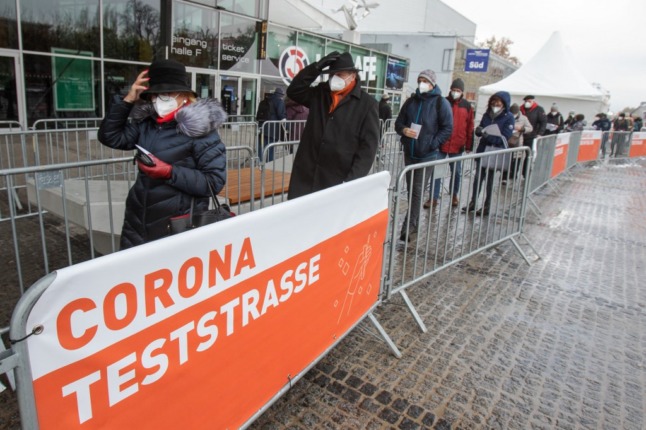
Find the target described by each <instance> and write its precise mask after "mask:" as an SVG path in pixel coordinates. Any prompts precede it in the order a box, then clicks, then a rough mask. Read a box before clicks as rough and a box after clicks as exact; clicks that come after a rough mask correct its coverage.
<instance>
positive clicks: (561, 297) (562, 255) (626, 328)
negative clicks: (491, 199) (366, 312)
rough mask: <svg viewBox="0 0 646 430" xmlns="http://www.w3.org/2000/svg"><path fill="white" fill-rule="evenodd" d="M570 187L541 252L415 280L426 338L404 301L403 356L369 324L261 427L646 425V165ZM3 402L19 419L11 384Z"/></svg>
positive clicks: (556, 197) (581, 172) (391, 310)
mask: <svg viewBox="0 0 646 430" xmlns="http://www.w3.org/2000/svg"><path fill="white" fill-rule="evenodd" d="M558 187H559V189H560V191H559V192H554V191H551V190H544V191H543V192H541V193H539V194H538V195H535V196H534V197H533V198H534V200H535V201H536V203H537V204H538V206H539V207H540V208H541V210H542V214H541V215H540V216H536V215H534V214H530V215H529V216H528V220H527V225H526V235H527V237H528V238H529V239H530V240H531V241H532V243H533V244H534V246H535V247H536V248H537V250H538V251H539V253H540V254H541V256H542V259H541V260H538V261H537V262H535V263H534V264H533V265H532V266H528V265H526V264H525V262H524V260H523V259H522V258H521V257H520V255H519V254H518V253H517V251H516V250H515V249H514V247H513V246H512V245H511V244H510V243H506V244H503V245H501V246H500V247H498V248H496V249H493V250H489V251H486V252H484V253H482V254H480V255H477V256H475V257H472V258H470V259H468V260H466V261H464V262H462V263H460V264H458V265H456V266H454V267H452V268H449V269H447V270H445V271H442V272H440V273H439V274H438V275H436V276H434V277H433V278H432V279H431V281H430V282H427V283H424V284H420V285H417V286H415V287H413V288H411V289H409V295H410V297H411V299H412V300H413V302H414V303H415V304H416V307H417V310H418V312H419V313H420V315H421V316H422V318H423V319H424V321H425V323H426V325H427V327H428V329H429V330H428V332H427V333H421V332H420V331H419V329H418V328H417V325H416V324H415V323H414V321H413V319H412V317H411V316H410V314H409V313H408V311H407V310H406V309H405V308H403V307H402V305H403V301H402V300H401V298H400V297H394V298H393V299H392V300H391V301H390V302H388V303H386V304H384V305H383V306H382V307H380V308H379V309H378V310H377V312H376V315H377V317H378V319H379V320H380V321H381V323H382V324H383V325H384V327H385V329H386V330H387V331H388V333H389V334H390V335H391V337H392V338H393V340H394V341H395V343H396V344H397V345H398V347H399V348H400V349H401V351H402V353H403V357H402V358H401V359H397V358H395V357H394V356H392V355H391V354H390V353H389V350H388V349H387V347H386V345H385V344H384V343H383V341H381V340H380V339H378V338H375V337H373V336H371V335H370V334H368V333H367V332H366V331H365V330H363V329H364V328H370V327H371V326H370V325H369V324H367V323H362V324H361V326H360V328H361V330H355V331H354V332H352V333H351V334H350V335H349V336H348V337H346V339H344V340H343V341H342V342H341V343H340V345H339V346H338V347H337V348H335V349H334V350H333V351H332V352H331V353H330V354H329V355H327V356H326V357H325V358H323V359H322V360H321V361H320V362H319V363H318V364H317V366H316V367H315V368H314V369H312V370H311V371H310V372H309V373H308V374H307V375H306V377H305V378H303V379H301V380H300V381H299V382H298V383H296V384H295V386H294V387H293V389H292V390H290V391H289V392H288V393H287V394H285V395H284V396H283V397H282V398H281V399H279V400H278V401H277V402H276V404H274V405H273V406H272V407H271V408H270V409H269V410H268V411H267V412H266V413H265V414H264V415H263V416H262V417H260V419H258V420H257V421H256V422H255V423H254V424H253V425H252V426H251V428H252V429H254V430H258V429H261V430H269V429H319V428H321V429H383V428H386V429H390V428H393V429H425V428H434V429H634V430H639V429H644V428H646V418H645V416H646V358H645V357H646V331H645V330H644V329H645V328H646V281H644V280H643V279H642V278H645V277H646V269H644V266H643V264H640V263H642V262H643V261H645V260H646V216H645V214H646V193H645V192H644V190H646V161H644V160H643V161H640V162H634V161H633V162H629V163H622V164H616V165H612V164H611V165H608V164H603V165H599V166H595V167H586V168H579V169H577V170H575V171H574V173H573V175H572V177H571V178H566V179H561V180H559V181H558ZM527 249H528V248H527ZM528 250H529V249H528ZM0 411H1V412H0V428H1V429H14V428H17V418H16V406H15V401H14V400H13V396H12V395H11V394H10V393H8V392H4V393H2V394H0Z"/></svg>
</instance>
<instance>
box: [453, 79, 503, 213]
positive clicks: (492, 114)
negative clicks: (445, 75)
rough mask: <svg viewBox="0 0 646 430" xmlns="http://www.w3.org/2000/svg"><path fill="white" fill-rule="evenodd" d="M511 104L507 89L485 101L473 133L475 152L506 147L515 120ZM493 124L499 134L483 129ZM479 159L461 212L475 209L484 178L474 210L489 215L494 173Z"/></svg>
mask: <svg viewBox="0 0 646 430" xmlns="http://www.w3.org/2000/svg"><path fill="white" fill-rule="evenodd" d="M510 105H511V97H510V95H509V93H508V92H507V91H498V92H497V93H496V94H494V95H492V96H491V97H490V98H489V101H488V103H487V111H486V112H485V113H484V115H482V119H481V120H480V125H479V126H478V127H477V128H476V130H475V134H476V136H477V137H479V138H480V141H479V142H478V148H477V149H476V153H477V154H480V153H483V152H485V147H487V146H494V147H496V148H500V149H505V148H507V139H509V138H510V137H511V135H512V133H513V132H514V124H515V122H516V120H515V118H514V114H512V113H511V112H510V111H509V107H510ZM492 124H495V125H497V126H498V128H499V129H500V134H501V135H502V136H503V137H504V140H503V138H502V137H500V136H492V135H490V134H488V133H487V132H486V131H485V128H486V127H488V126H490V125H492ZM480 160H481V159H478V160H476V163H477V167H476V177H475V179H474V181H473V193H472V195H471V201H470V202H469V204H468V205H467V206H466V207H464V208H462V211H463V212H471V211H474V210H475V209H476V206H477V202H478V194H479V193H480V190H481V189H482V182H483V181H484V180H485V179H486V181H487V190H486V196H485V200H484V203H483V205H482V209H478V210H477V211H476V215H482V216H486V215H489V209H490V207H491V194H492V193H493V181H494V177H495V175H496V171H495V170H494V169H486V168H480Z"/></svg>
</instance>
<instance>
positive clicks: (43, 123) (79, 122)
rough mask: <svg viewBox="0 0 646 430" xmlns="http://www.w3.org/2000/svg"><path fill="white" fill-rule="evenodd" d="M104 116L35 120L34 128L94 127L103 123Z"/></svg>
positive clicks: (66, 128) (65, 128)
mask: <svg viewBox="0 0 646 430" xmlns="http://www.w3.org/2000/svg"><path fill="white" fill-rule="evenodd" d="M101 121H103V118H53V119H39V120H36V121H34V124H33V125H32V126H31V129H32V130H70V129H75V128H94V127H99V125H101Z"/></svg>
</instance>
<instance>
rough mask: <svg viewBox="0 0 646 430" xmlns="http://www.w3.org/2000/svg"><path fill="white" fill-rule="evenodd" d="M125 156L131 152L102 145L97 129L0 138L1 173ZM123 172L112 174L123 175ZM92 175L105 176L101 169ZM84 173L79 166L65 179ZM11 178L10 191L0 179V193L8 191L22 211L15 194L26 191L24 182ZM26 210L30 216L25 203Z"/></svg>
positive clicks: (2, 211)
mask: <svg viewBox="0 0 646 430" xmlns="http://www.w3.org/2000/svg"><path fill="white" fill-rule="evenodd" d="M126 156H131V151H121V150H115V149H111V148H108V147H106V146H104V145H102V144H101V143H100V142H99V141H98V140H97V129H96V128H82V129H75V130H38V131H33V130H32V131H14V132H8V133H4V134H2V135H0V169H2V170H7V169H15V168H26V167H36V166H48V165H52V164H64V163H80V162H84V161H90V160H110V159H118V158H121V157H126ZM125 171H126V170H121V171H120V172H112V173H113V174H122V173H124V172H125ZM93 172H94V173H93V174H96V175H98V176H99V177H101V176H103V175H105V172H102V171H101V169H94V170H93ZM86 173H87V172H85V171H84V169H82V168H81V167H79V169H77V170H73V169H66V170H65V178H66V179H69V178H74V177H82V176H83V175H84V174H86ZM13 179H14V180H13V183H12V186H11V188H8V185H7V182H6V178H5V177H0V192H5V191H7V190H11V192H12V193H13V194H14V202H15V204H16V209H19V210H22V209H23V208H22V202H23V201H25V200H24V199H19V198H17V193H19V192H20V191H21V190H24V189H25V188H26V186H27V179H26V178H19V177H14V178H13ZM26 207H27V212H26V213H27V214H29V213H32V209H31V204H30V203H29V202H26ZM23 215H24V213H23ZM6 219H7V211H6V207H3V206H0V221H3V220H6Z"/></svg>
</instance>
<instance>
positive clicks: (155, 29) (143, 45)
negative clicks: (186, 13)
mask: <svg viewBox="0 0 646 430" xmlns="http://www.w3.org/2000/svg"><path fill="white" fill-rule="evenodd" d="M159 19H160V12H159V0H110V1H104V2H103V49H104V55H105V57H106V58H115V59H119V60H130V61H144V62H150V61H152V59H153V58H154V57H155V53H156V49H157V48H156V47H157V46H159V35H160V21H159Z"/></svg>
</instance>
